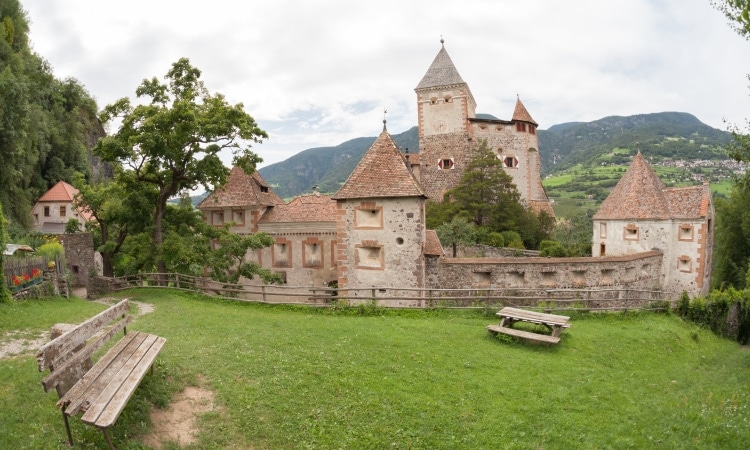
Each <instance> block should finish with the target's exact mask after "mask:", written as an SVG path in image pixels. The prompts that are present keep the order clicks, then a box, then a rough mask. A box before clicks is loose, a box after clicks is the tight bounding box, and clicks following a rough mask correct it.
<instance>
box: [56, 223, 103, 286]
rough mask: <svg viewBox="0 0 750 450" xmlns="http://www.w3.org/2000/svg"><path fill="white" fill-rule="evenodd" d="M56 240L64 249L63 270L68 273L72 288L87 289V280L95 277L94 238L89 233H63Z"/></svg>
mask: <svg viewBox="0 0 750 450" xmlns="http://www.w3.org/2000/svg"><path fill="white" fill-rule="evenodd" d="M57 238H58V240H59V241H60V243H61V244H62V246H63V248H64V249H65V263H66V267H65V268H66V269H67V270H69V271H70V274H71V277H72V282H73V286H82V287H86V288H88V285H89V279H90V278H91V276H92V275H96V263H95V260H94V236H93V235H92V234H91V233H65V234H60V235H58V236H57Z"/></svg>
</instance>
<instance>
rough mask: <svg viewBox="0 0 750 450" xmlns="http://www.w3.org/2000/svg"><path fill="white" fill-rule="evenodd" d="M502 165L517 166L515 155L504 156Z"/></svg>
mask: <svg viewBox="0 0 750 450" xmlns="http://www.w3.org/2000/svg"><path fill="white" fill-rule="evenodd" d="M503 167H510V168H513V167H518V159H517V158H516V157H515V156H506V157H505V159H503Z"/></svg>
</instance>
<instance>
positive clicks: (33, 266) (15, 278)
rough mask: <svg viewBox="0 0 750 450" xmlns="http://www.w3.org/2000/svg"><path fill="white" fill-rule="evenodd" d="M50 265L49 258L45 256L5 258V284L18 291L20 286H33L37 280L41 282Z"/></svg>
mask: <svg viewBox="0 0 750 450" xmlns="http://www.w3.org/2000/svg"><path fill="white" fill-rule="evenodd" d="M48 264H49V258H47V257H44V256H29V257H15V258H5V260H4V261H3V267H4V269H5V273H4V276H5V284H6V285H7V286H8V288H9V289H11V290H17V289H18V288H19V286H22V285H29V284H32V283H33V282H34V280H36V279H39V280H41V278H42V274H43V273H44V271H45V270H47V267H48ZM22 280H23V281H22Z"/></svg>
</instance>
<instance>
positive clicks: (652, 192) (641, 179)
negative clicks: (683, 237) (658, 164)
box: [594, 152, 672, 220]
mask: <svg viewBox="0 0 750 450" xmlns="http://www.w3.org/2000/svg"><path fill="white" fill-rule="evenodd" d="M671 215H672V214H671V211H670V207H669V201H668V199H667V193H666V186H664V183H662V181H661V180H660V179H659V177H658V176H657V175H656V172H654V170H653V169H652V168H651V166H650V165H649V163H648V162H647V161H646V159H645V158H644V157H643V155H642V154H641V152H638V154H637V155H635V158H633V162H632V163H630V167H629V168H628V171H627V172H625V175H623V176H622V178H621V179H620V181H619V182H618V183H617V186H615V188H614V189H612V192H611V193H610V194H609V196H608V197H607V199H606V200H604V203H602V205H601V206H600V207H599V211H597V212H596V214H594V219H595V220H628V219H668V218H670V216H671Z"/></svg>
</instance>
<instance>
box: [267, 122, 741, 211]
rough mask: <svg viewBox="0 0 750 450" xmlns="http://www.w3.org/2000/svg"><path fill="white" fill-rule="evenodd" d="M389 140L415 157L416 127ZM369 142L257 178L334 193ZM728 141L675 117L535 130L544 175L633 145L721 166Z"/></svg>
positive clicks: (304, 157) (301, 159)
mask: <svg viewBox="0 0 750 450" xmlns="http://www.w3.org/2000/svg"><path fill="white" fill-rule="evenodd" d="M482 117H487V116H482ZM393 138H394V140H395V141H396V144H397V145H398V146H399V148H401V149H402V150H403V149H406V148H408V149H410V152H411V153H416V151H415V149H418V148H419V136H418V132H417V127H413V128H411V129H409V130H407V131H405V132H403V133H401V134H397V135H394V136H393ZM374 140H375V138H374V137H368V138H357V139H352V140H351V141H347V142H344V143H343V144H341V145H338V146H336V147H321V148H313V149H309V150H304V151H302V152H300V153H298V154H297V155H295V156H293V157H291V158H289V159H287V160H286V161H282V162H279V163H276V164H273V165H271V166H268V167H265V168H263V169H260V173H261V175H263V178H265V179H266V181H267V182H268V183H270V184H271V185H272V186H273V188H274V190H275V191H276V192H277V193H278V194H279V195H280V196H281V197H283V198H289V197H293V196H295V195H299V194H301V193H304V192H308V191H309V190H310V189H311V188H312V187H313V186H315V185H317V186H318V188H319V189H320V191H321V192H326V193H333V192H335V191H336V190H337V189H338V188H339V186H340V185H341V183H343V182H344V181H345V180H346V178H347V177H348V176H349V174H350V173H351V172H352V170H354V167H355V166H356V165H357V163H358V162H359V160H360V159H361V158H362V155H364V153H365V151H367V149H368V148H369V147H370V145H372V143H373V141H374ZM730 140H731V135H730V134H729V133H728V132H726V131H721V130H717V129H715V128H712V127H710V126H708V125H706V124H704V123H702V122H701V121H699V120H698V119H697V118H696V117H695V116H693V115H691V114H687V113H679V112H664V113H654V114H638V115H635V116H628V117H621V116H610V117H605V118H603V119H599V120H596V121H593V122H571V123H564V124H560V125H553V126H551V127H550V128H549V129H548V130H539V149H540V154H541V161H542V173H543V174H545V175H546V174H549V173H552V172H559V171H563V170H565V169H569V168H572V167H574V166H579V165H580V166H583V167H594V166H598V165H601V162H602V161H601V158H602V157H604V156H605V155H606V160H607V163H608V164H610V165H627V164H628V163H629V161H630V156H632V155H630V154H629V152H615V151H614V150H616V149H635V148H636V143H638V147H639V148H640V149H641V150H642V151H643V152H644V153H645V154H647V155H648V157H649V160H650V161H652V162H657V163H658V162H660V161H662V160H664V159H672V160H688V161H694V160H723V159H727V158H728V157H727V155H726V153H725V152H724V150H723V147H724V145H726V143H727V142H729V141H730Z"/></svg>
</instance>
